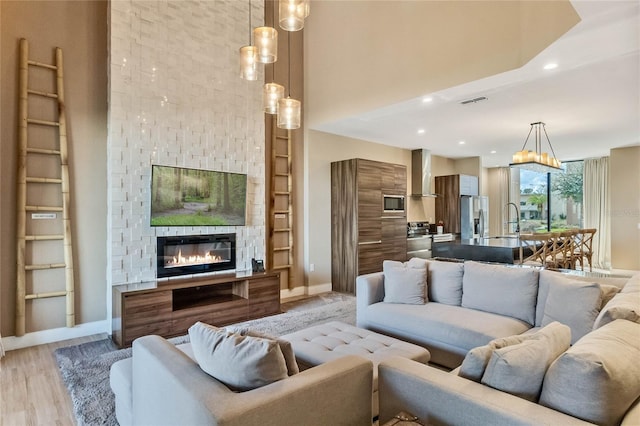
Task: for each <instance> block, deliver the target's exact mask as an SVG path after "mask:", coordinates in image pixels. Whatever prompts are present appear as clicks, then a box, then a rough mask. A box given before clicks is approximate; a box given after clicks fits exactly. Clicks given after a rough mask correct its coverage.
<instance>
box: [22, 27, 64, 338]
mask: <svg viewBox="0 0 640 426" xmlns="http://www.w3.org/2000/svg"><path fill="white" fill-rule="evenodd" d="M55 54H56V55H55V56H56V63H55V65H49V64H43V63H40V62H36V61H32V60H29V42H28V41H27V40H25V39H21V40H20V70H19V74H20V77H19V79H20V83H19V84H20V87H19V91H20V93H19V95H20V100H19V106H18V107H19V112H18V113H19V124H18V145H19V146H18V176H17V182H18V190H17V274H16V275H17V276H16V336H22V335H24V334H25V328H26V326H25V322H26V319H25V318H26V317H25V311H26V301H27V300H33V299H43V298H48V297H62V296H65V297H66V324H67V327H73V326H74V325H75V312H74V282H73V257H72V254H73V253H72V246H71V219H70V215H69V206H70V193H69V164H68V155H67V154H68V152H67V128H66V118H65V105H64V85H63V65H62V49H60V48H56V49H55ZM29 67H37V68H42V69H44V70H49V71H53V72H55V80H56V83H55V93H49V92H46V91H40V90H33V89H29ZM30 96H37V97H44V98H47V99H50V100H53V101H55V102H56V104H57V105H56V106H57V110H58V113H57V116H58V121H47V120H40V119H36V118H30V117H29V116H28V114H29V97H30ZM32 126H49V127H54V128H56V129H57V130H58V131H57V133H58V149H45V148H35V147H30V146H29V144H28V139H29V138H28V135H29V128H30V127H32ZM54 144H55V143H54ZM30 156H58V157H60V177H55V178H54V177H35V176H33V174H32V173H31V172H35V170H29V173H28V171H27V159H28V157H30ZM34 174H35V173H34ZM30 184H33V185H40V186H41V187H42V186H43V185H44V188H42V189H41V191H40V192H39V193H40V194H42V193H43V192H44V191H47V190H48V189H47V188H48V187H55V188H56V190H58V189H59V190H60V191H61V198H62V206H49V205H38V204H37V203H34V204H27V186H29V185H30ZM34 193H37V191H34ZM34 198H35V197H34ZM29 212H41V213H32V218H33V217H34V216H35V215H45V217H46V218H55V217H56V216H55V215H56V213H54V212H61V213H62V233H61V234H37V232H35V231H34V232H30V233H29V234H27V214H29ZM43 212H50V213H49V214H50V216H46V215H47V213H43ZM36 217H37V216H36ZM33 228H34V229H35V228H37V227H33ZM52 240H59V241H61V242H62V245H63V246H62V249H63V252H64V263H35V262H30V264H27V263H26V248H27V242H29V243H32V244H33V243H37V242H39V241H52ZM31 252H32V253H34V254H32V256H31V257H35V250H31ZM57 268H64V269H65V282H66V286H65V290H64V291H51V292H41V293H35V292H32V293H29V294H27V292H26V288H27V272H33V271H38V270H45V269H57ZM32 278H33V277H32ZM31 281H33V280H31ZM32 284H33V283H32ZM32 287H33V285H32Z"/></svg>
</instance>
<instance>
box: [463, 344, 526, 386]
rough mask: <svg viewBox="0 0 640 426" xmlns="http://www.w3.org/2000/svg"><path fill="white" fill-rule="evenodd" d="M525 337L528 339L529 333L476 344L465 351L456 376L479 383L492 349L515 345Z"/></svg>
mask: <svg viewBox="0 0 640 426" xmlns="http://www.w3.org/2000/svg"><path fill="white" fill-rule="evenodd" d="M527 339H529V335H524V334H518V335H515V336H508V337H501V338H498V339H494V340H492V341H490V342H489V343H488V344H486V345H484V346H478V347H477V348H473V349H471V350H470V351H469V352H467V355H466V356H465V357H464V360H463V361H462V365H461V366H460V370H459V371H458V376H460V377H464V378H465V379H468V380H473V381H474V382H478V383H480V381H481V380H482V375H483V374H484V371H485V369H486V368H487V364H489V360H490V359H491V355H492V354H493V351H495V350H496V349H500V348H505V347H507V346H511V345H517V344H518V343H522V342H523V341H525V340H527Z"/></svg>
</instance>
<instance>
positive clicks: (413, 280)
mask: <svg viewBox="0 0 640 426" xmlns="http://www.w3.org/2000/svg"><path fill="white" fill-rule="evenodd" d="M382 271H383V273H384V300H383V302H387V303H406V304H412V305H424V303H425V302H426V301H427V300H426V298H425V294H426V291H425V288H426V286H427V263H426V262H425V260H424V259H418V258H415V257H414V258H413V259H411V260H409V261H408V262H405V263H402V262H396V261H394V260H385V261H384V262H383V263H382Z"/></svg>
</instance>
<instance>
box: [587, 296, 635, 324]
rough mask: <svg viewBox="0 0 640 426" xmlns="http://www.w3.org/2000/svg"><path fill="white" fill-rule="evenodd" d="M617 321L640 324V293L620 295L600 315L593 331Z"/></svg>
mask: <svg viewBox="0 0 640 426" xmlns="http://www.w3.org/2000/svg"><path fill="white" fill-rule="evenodd" d="M617 319H624V320H628V321H633V322H636V323H639V324H640V293H618V294H616V295H615V296H614V297H613V299H611V300H610V301H609V303H607V304H606V305H605V306H604V308H603V309H602V310H601V311H600V313H599V314H598V317H597V318H596V321H595V322H594V324H593V329H594V330H595V329H596V328H600V327H602V326H603V325H605V324H608V323H610V322H612V321H615V320H617Z"/></svg>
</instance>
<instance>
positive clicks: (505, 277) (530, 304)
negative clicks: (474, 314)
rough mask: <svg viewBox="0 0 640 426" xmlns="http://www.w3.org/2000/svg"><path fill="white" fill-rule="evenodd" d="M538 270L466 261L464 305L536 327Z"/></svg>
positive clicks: (463, 285)
mask: <svg viewBox="0 0 640 426" xmlns="http://www.w3.org/2000/svg"><path fill="white" fill-rule="evenodd" d="M537 295H538V271H537V270H536V269H533V268H512V267H507V266H503V265H489V264H485V263H479V262H471V261H468V262H464V276H463V277H462V306H464V307H465V308H471V309H478V310H481V311H486V312H492V313H494V314H499V315H505V316H508V317H512V318H517V319H519V320H522V321H525V322H527V323H528V324H531V325H533V323H534V320H535V308H536V297H537Z"/></svg>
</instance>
